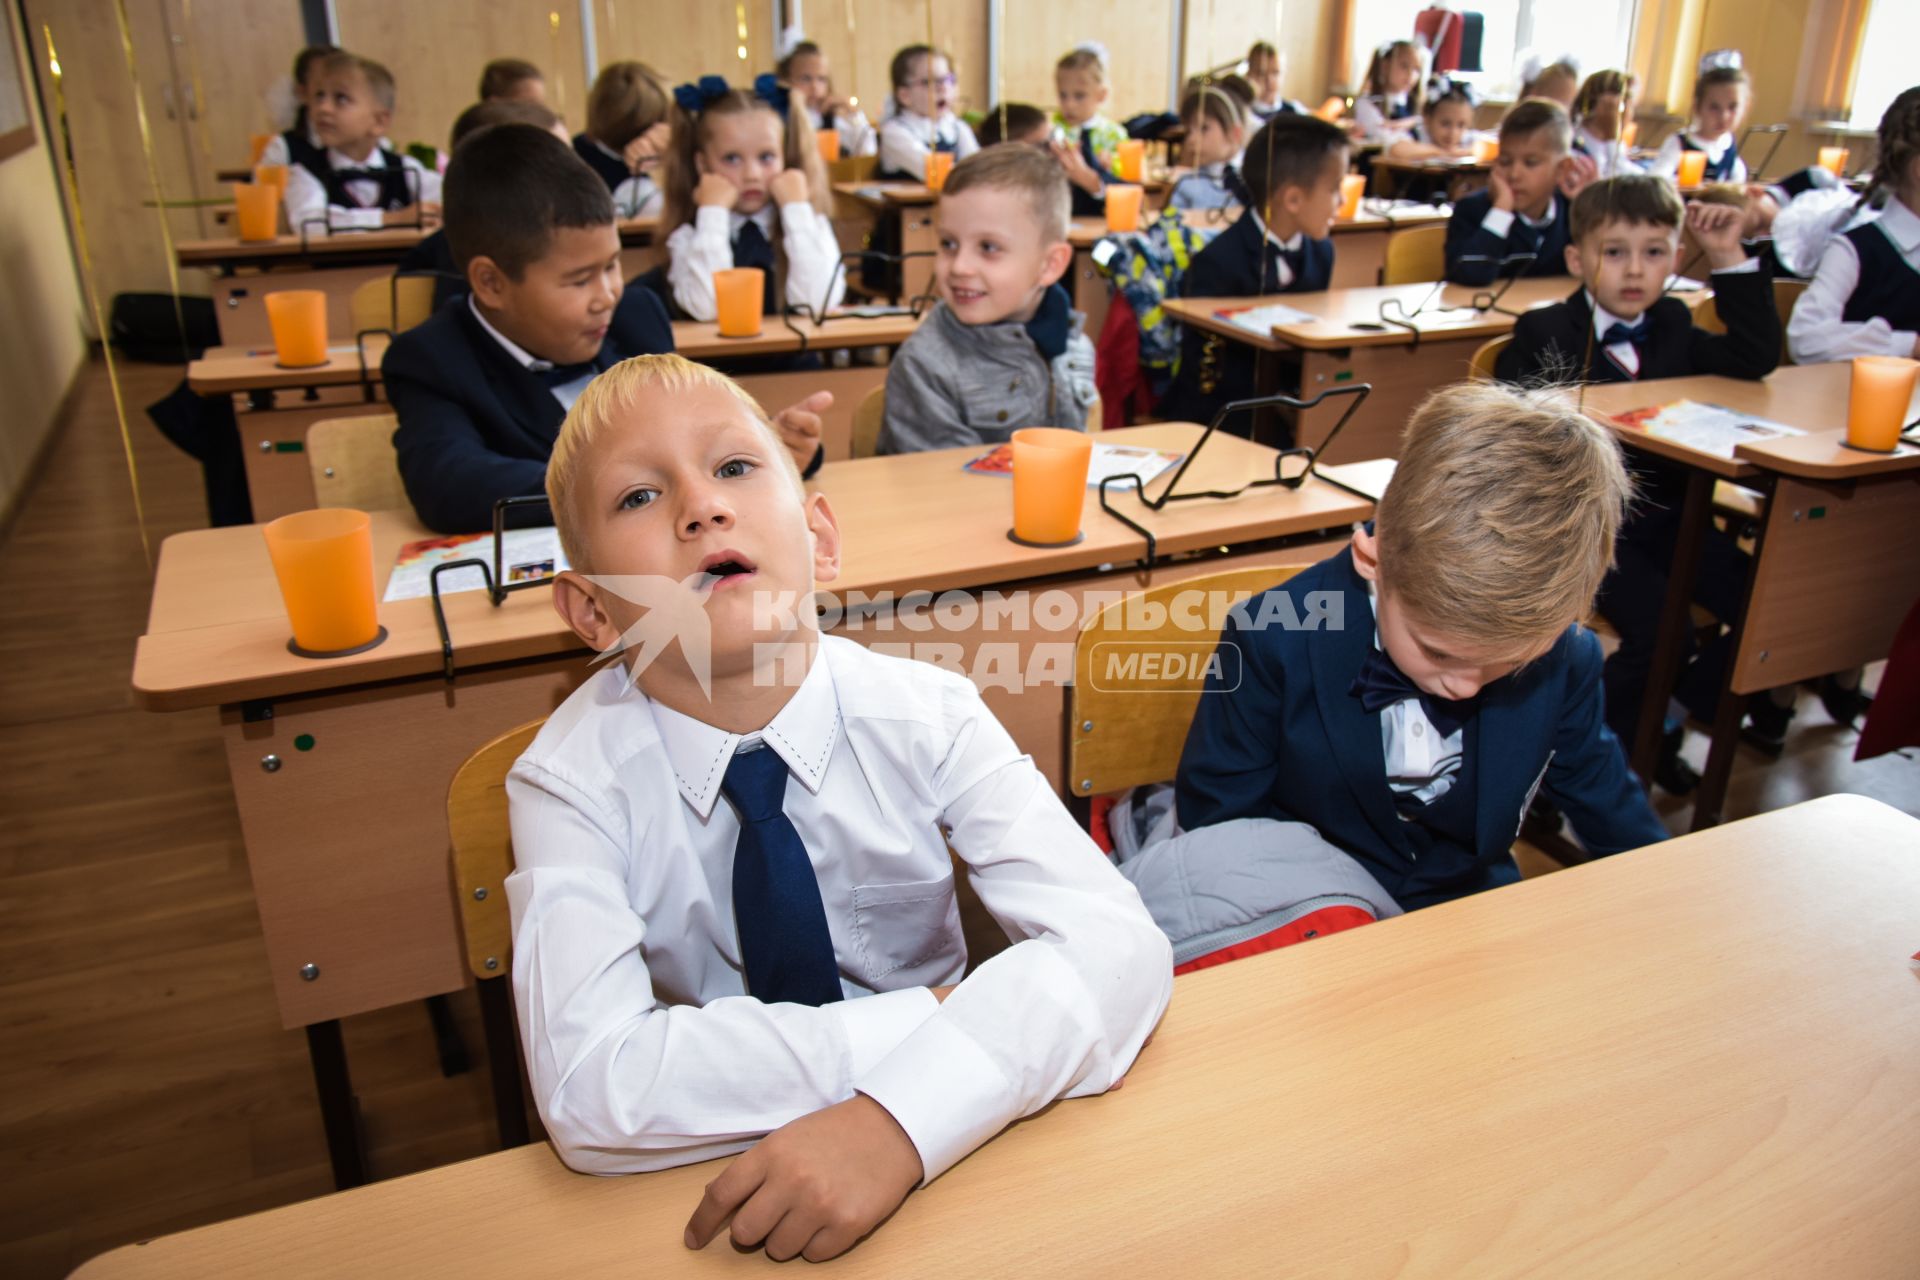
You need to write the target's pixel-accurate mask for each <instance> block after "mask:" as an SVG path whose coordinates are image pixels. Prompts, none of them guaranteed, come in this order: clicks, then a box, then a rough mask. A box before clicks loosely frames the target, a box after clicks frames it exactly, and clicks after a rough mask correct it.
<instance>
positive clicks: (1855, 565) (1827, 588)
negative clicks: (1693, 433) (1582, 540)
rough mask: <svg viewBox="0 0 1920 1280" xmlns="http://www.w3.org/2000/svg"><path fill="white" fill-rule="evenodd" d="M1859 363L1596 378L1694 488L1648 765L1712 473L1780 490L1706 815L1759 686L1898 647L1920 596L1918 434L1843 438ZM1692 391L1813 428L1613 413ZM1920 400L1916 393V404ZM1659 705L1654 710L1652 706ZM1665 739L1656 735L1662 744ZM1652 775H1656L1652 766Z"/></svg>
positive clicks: (1697, 806)
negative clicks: (1787, 433)
mask: <svg viewBox="0 0 1920 1280" xmlns="http://www.w3.org/2000/svg"><path fill="white" fill-rule="evenodd" d="M1849 376H1850V365H1849V364H1848V363H1846V362H1844V361H1841V362H1836V363H1833V364H1818V365H1788V366H1786V367H1784V368H1780V369H1776V370H1775V371H1774V372H1773V373H1772V374H1771V375H1769V376H1768V377H1767V378H1766V379H1765V380H1764V381H1761V382H1747V381H1743V380H1741V379H1737V378H1716V377H1699V378H1667V379H1656V380H1653V381H1648V382H1623V383H1616V384H1613V385H1609V386H1594V387H1588V388H1586V390H1585V394H1584V405H1585V408H1586V410H1587V411H1588V412H1589V413H1591V414H1593V415H1594V416H1596V417H1598V418H1600V419H1601V420H1602V421H1606V422H1608V423H1609V425H1611V426H1612V427H1613V429H1614V433H1615V435H1617V436H1618V437H1619V438H1620V439H1621V440H1622V441H1623V442H1624V443H1626V444H1627V445H1628V446H1629V447H1632V448H1636V449H1644V450H1646V451H1647V452H1650V453H1658V454H1660V455H1661V456H1664V457H1667V458H1670V459H1672V460H1674V461H1677V462H1680V463H1681V464H1683V465H1684V466H1685V467H1686V468H1687V474H1688V492H1687V499H1686V505H1685V507H1684V508H1683V510H1682V515H1681V537H1680V541H1679V544H1678V545H1677V546H1676V547H1675V548H1674V560H1673V568H1672V571H1671V574H1670V582H1669V587H1668V592H1667V596H1666V599H1665V601H1664V602H1663V604H1662V610H1661V634H1660V643H1659V646H1658V648H1657V650H1656V661H1655V668H1654V671H1653V672H1652V674H1651V676H1650V677H1649V685H1648V689H1647V698H1646V701H1645V702H1644V703H1643V704H1642V709H1641V723H1642V730H1643V732H1641V734H1640V741H1639V742H1637V743H1635V744H1633V747H1634V759H1635V764H1636V766H1637V767H1640V768H1642V769H1643V770H1644V769H1646V768H1650V767H1651V765H1652V761H1653V751H1654V750H1655V746H1654V745H1649V740H1650V735H1652V734H1653V733H1655V732H1656V730H1657V725H1658V721H1659V715H1660V709H1661V708H1664V706H1665V705H1666V700H1667V695H1668V694H1669V693H1671V691H1672V689H1673V681H1674V678H1675V676H1676V675H1677V674H1678V672H1679V669H1680V662H1681V659H1682V656H1683V655H1684V653H1685V643H1686V635H1685V632H1686V628H1687V627H1688V626H1689V625H1690V622H1689V617H1688V614H1689V609H1688V606H1689V604H1690V602H1691V600H1692V594H1693V584H1694V581H1695V579H1696V577H1697V575H1698V566H1699V556H1700V544H1701V542H1702V540H1703V539H1704V538H1705V536H1706V531H1707V527H1708V524H1709V522H1710V521H1711V519H1712V511H1711V498H1712V489H1713V481H1714V480H1715V479H1717V478H1718V479H1734V480H1738V481H1739V482H1740V483H1741V484H1743V485H1746V486H1747V487H1749V488H1757V489H1760V490H1762V491H1764V492H1766V493H1767V494H1768V498H1767V506H1766V511H1765V513H1764V514H1763V516H1762V518H1761V522H1760V533H1759V536H1758V538H1757V539H1756V540H1755V544H1754V555H1753V568H1752V571H1751V573H1750V574H1749V577H1748V582H1747V593H1746V598H1745V605H1744V608H1743V609H1742V610H1741V619H1740V620H1739V622H1738V623H1737V624H1736V625H1735V626H1734V628H1733V633H1734V656H1733V659H1732V661H1731V662H1730V663H1729V664H1728V669H1727V679H1726V685H1725V687H1724V688H1723V689H1722V691H1721V695H1720V701H1719V707H1718V708H1717V711H1716V714H1715V717H1714V723H1713V728H1712V740H1713V745H1712V748H1711V750H1710V751H1709V753H1708V756H1707V768H1706V771H1705V772H1704V774H1703V775H1702V777H1701V782H1700V787H1699V790H1698V791H1697V792H1695V795H1694V816H1693V825H1694V829H1695V830H1696V831H1697V830H1699V829H1701V828H1702V827H1706V826H1711V825H1712V824H1713V823H1716V822H1718V821H1719V820H1720V817H1721V810H1722V807H1723V805H1724V803H1725V800H1726V790H1727V782H1728V779H1729V777H1730V776H1731V774H1732V770H1733V758H1734V753H1735V750H1736V749H1737V747H1738V744H1739V738H1740V719H1741V716H1742V715H1743V714H1744V711H1745V707H1746V702H1747V697H1748V695H1751V694H1756V693H1760V692H1762V691H1764V690H1767V689H1774V688H1778V687H1780V686H1782V685H1790V684H1795V683H1797V682H1799V681H1802V680H1809V679H1813V678H1815V677H1817V676H1823V675H1827V674H1829V673H1830V672H1836V671H1848V670H1851V669H1853V668H1854V667H1858V666H1862V665H1864V664H1866V663H1869V662H1876V661H1878V660H1879V659H1881V658H1884V657H1886V656H1887V651H1888V649H1889V648H1891V647H1892V644H1893V637H1894V633H1895V632H1896V631H1897V630H1898V629H1899V626H1900V622H1901V620H1902V619H1903V618H1905V617H1906V614H1907V611H1908V610H1909V609H1910V608H1911V607H1912V605H1913V601H1914V600H1915V598H1916V597H1920V560H1916V559H1915V558H1914V557H1913V556H1912V555H1910V554H1907V552H1908V551H1909V550H1910V549H1911V548H1912V547H1914V546H1915V545H1920V448H1915V447H1914V446H1912V445H1902V446H1901V447H1900V448H1899V450H1898V451H1897V452H1895V453H1893V454H1874V453H1864V452H1861V451H1858V450H1854V449H1849V448H1847V447H1846V444H1845V436H1846V432H1845V430H1844V426H1842V427H1841V428H1839V429H1836V428H1835V426H1834V424H1835V423H1841V424H1844V422H1845V420H1846V414H1847V388H1848V378H1849ZM1682 399H1686V400H1696V401H1701V402H1704V403H1708V404H1719V405H1724V406H1726V407H1727V408H1729V409H1734V410H1736V411H1738V412H1741V413H1749V414H1752V415H1753V416H1754V417H1756V418H1763V419H1766V420H1769V421H1772V422H1778V423H1783V424H1785V425H1786V426H1790V427H1799V428H1801V429H1802V430H1804V431H1806V432H1807V433H1808V434H1806V435H1803V436H1797V437H1780V438H1776V439H1773V440H1763V441H1758V442H1755V443H1752V444H1742V445H1739V446H1738V447H1737V448H1736V449H1735V450H1734V457H1733V458H1731V459H1728V458H1724V457H1717V456H1715V455H1712V454H1709V453H1705V452H1703V451H1701V450H1697V449H1691V448H1687V447H1686V446H1684V445H1677V444H1675V443H1673V442H1672V441H1667V440H1661V439H1658V438H1655V437H1649V436H1648V435H1646V433H1645V432H1643V431H1640V430H1637V429H1635V428H1631V427H1622V426H1620V425H1619V424H1618V423H1613V422H1612V421H1611V419H1610V417H1609V415H1613V414H1619V413H1624V412H1626V411H1628V410H1631V409H1639V408H1646V407H1649V406H1653V405H1661V404H1668V403H1671V402H1672V401H1675V400H1682ZM1915 412H1920V393H1916V395H1915V399H1914V403H1913V405H1911V406H1909V408H1908V418H1909V420H1910V419H1911V418H1912V416H1913V415H1914V413H1915ZM1650 716H1651V717H1652V719H1651V720H1649V717H1650ZM1656 745H1657V744H1656ZM1641 776H1642V777H1643V778H1644V777H1646V776H1648V775H1647V773H1646V772H1644V771H1642V772H1641Z"/></svg>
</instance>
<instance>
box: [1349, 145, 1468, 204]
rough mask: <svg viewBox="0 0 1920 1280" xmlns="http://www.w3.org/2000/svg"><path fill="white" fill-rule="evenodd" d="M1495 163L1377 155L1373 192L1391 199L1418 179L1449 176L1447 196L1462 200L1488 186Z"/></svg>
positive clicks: (1374, 164) (1447, 177)
mask: <svg viewBox="0 0 1920 1280" xmlns="http://www.w3.org/2000/svg"><path fill="white" fill-rule="evenodd" d="M1492 172H1493V166H1492V165H1491V164H1488V163H1486V162H1485V161H1481V160H1474V159H1471V158H1469V159H1465V160H1391V159H1388V158H1387V157H1386V156H1379V157H1376V158H1375V160H1374V162H1373V187H1374V190H1373V194H1374V195H1376V196H1381V197H1385V198H1388V199H1391V198H1392V197H1394V196H1396V195H1398V194H1399V193H1400V191H1401V190H1402V189H1404V188H1405V187H1406V186H1407V185H1408V184H1410V183H1412V182H1413V181H1414V180H1415V179H1418V178H1436V177H1444V178H1446V179H1447V199H1449V200H1458V199H1459V198H1460V197H1461V196H1465V195H1471V194H1472V193H1474V192H1475V191H1478V190H1480V189H1481V188H1482V187H1485V186H1486V185H1487V175H1488V174H1490V173H1492Z"/></svg>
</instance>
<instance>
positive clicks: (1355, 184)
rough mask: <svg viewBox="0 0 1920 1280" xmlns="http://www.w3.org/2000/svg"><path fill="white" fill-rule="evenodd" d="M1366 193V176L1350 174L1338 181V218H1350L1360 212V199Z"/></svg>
mask: <svg viewBox="0 0 1920 1280" xmlns="http://www.w3.org/2000/svg"><path fill="white" fill-rule="evenodd" d="M1366 193H1367V176H1366V175H1365V174H1363V173H1350V174H1348V175H1347V176H1346V177H1344V178H1342V179H1340V216H1341V217H1343V218H1351V217H1353V215H1354V214H1356V213H1359V212H1360V197H1361V196H1363V195H1365V194H1366Z"/></svg>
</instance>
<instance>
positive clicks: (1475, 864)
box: [1176, 383, 1667, 910]
mask: <svg viewBox="0 0 1920 1280" xmlns="http://www.w3.org/2000/svg"><path fill="white" fill-rule="evenodd" d="M1628 493H1629V485H1628V481H1627V475H1626V469H1625V468H1624V467H1623V466H1622V464H1621V461H1620V454H1619V448H1618V446H1617V445H1616V444H1615V443H1614V442H1613V439H1612V437H1611V436H1610V435H1609V434H1608V433H1607V432H1606V430H1605V429H1604V428H1602V427H1600V426H1599V425H1597V424H1596V423H1594V422H1592V421H1590V420H1588V419H1587V418H1585V417H1582V416H1581V415H1579V414H1578V413H1575V412H1573V411H1572V410H1571V409H1570V408H1567V407H1563V406H1561V405H1559V404H1557V403H1554V402H1551V401H1547V400H1544V399H1539V398H1535V397H1531V396H1527V395H1522V394H1520V393H1516V392H1514V391H1511V390H1508V389H1506V388H1503V387H1500V386H1497V385H1494V384H1486V383H1462V384H1459V385H1456V386H1453V387H1449V388H1447V389H1445V390H1442V391H1439V392H1436V393H1435V394H1434V395H1433V396H1431V397H1429V398H1428V400H1427V401H1426V403H1424V404H1423V405H1422V406H1421V407H1420V408H1419V409H1418V410H1417V411H1416V412H1415V414H1414V417H1413V420H1412V421H1411V422H1410V423H1409V424H1408V427H1407V433H1406V441H1405V444H1404V446H1403V447H1402V449H1401V453H1400V462H1399V466H1398V467H1397V469H1396V471H1395V473H1394V477H1393V481H1392V483H1391V484H1390V485H1389V486H1388V488H1387V492H1386V494H1385V495H1384V496H1383V497H1382V498H1381V500H1380V506H1379V511H1378V515H1377V518H1376V521H1375V523H1374V524H1373V525H1371V526H1369V527H1368V528H1366V529H1364V530H1360V531H1357V532H1356V533H1355V534H1354V535H1353V544H1352V546H1351V547H1350V548H1349V549H1347V550H1345V551H1342V552H1341V553H1340V554H1339V555H1337V556H1335V557H1333V558H1332V559H1331V560H1326V561H1323V562H1321V563H1320V564H1318V565H1315V566H1314V567H1313V568H1312V569H1309V570H1307V571H1306V572H1304V573H1302V574H1299V575H1297V576H1295V577H1294V578H1292V579H1291V580H1290V581H1289V582H1287V583H1286V584H1285V585H1283V586H1280V587H1275V588H1273V589H1272V590H1271V591H1268V592H1265V593H1263V594H1261V595H1258V596H1255V597H1253V598H1252V599H1250V600H1248V601H1247V602H1246V603H1244V604H1242V605H1240V606H1239V607H1237V608H1236V609H1234V610H1233V612H1232V613H1230V614H1229V615H1228V623H1227V626H1226V629H1225V630H1224V631H1223V633H1222V635H1221V640H1220V644H1221V649H1222V653H1223V656H1224V654H1225V652H1226V649H1227V646H1229V645H1231V646H1233V647H1234V649H1236V650H1237V654H1236V655H1235V657H1234V660H1233V661H1223V662H1220V663H1216V664H1215V667H1214V674H1213V675H1212V676H1210V678H1209V680H1208V683H1207V687H1206V690H1205V692H1204V694H1203V695H1202V696H1201V698H1200V705H1199V709H1198V710H1197V712H1196V713H1195V715H1194V720H1193V726H1192V728H1191V730H1190V731H1189V733H1188V737H1187V745H1186V750H1185V753H1184V754H1183V755H1182V756H1181V760H1180V771H1179V776H1178V779H1177V784H1176V785H1177V801H1178V809H1179V819H1180V825H1181V827H1182V828H1184V829H1186V830H1187V831H1188V832H1190V833H1193V834H1199V832H1200V831H1201V830H1204V829H1205V828H1207V827H1209V826H1213V825H1216V824H1220V823H1225V822H1229V821H1232V820H1234V819H1239V818H1255V819H1268V820H1273V821H1276V822H1279V823H1305V824H1306V825H1307V826H1309V827H1312V828H1313V829H1314V830H1315V831H1317V833H1318V835H1319V836H1320V837H1321V838H1323V839H1325V840H1326V841H1328V842H1330V843H1332V844H1333V845H1335V846H1337V847H1338V848H1340V849H1341V850H1343V851H1344V852H1345V853H1347V854H1348V855H1349V856H1351V857H1352V858H1353V859H1354V860H1355V861H1356V862H1357V863H1359V864H1360V866H1361V867H1362V868H1363V869H1365V870H1366V871H1367V872H1368V873H1369V874H1371V875H1372V876H1373V878H1374V879H1375V880H1376V881H1378V882H1379V884H1380V885H1381V887H1382V888H1384V889H1385V890H1386V891H1387V892H1388V893H1389V894H1391V895H1392V896H1393V898H1394V899H1395V901H1396V902H1398V904H1399V905H1400V906H1401V907H1403V908H1406V909H1408V910H1412V909H1415V908H1418V907H1424V906H1430V905H1432V904H1434V903H1438V902H1445V901H1448V900H1450V899H1452V898H1457V897H1461V896H1463V895H1466V894H1469V893H1475V892H1478V891H1480V890H1483V889H1488V888H1492V887H1494V886H1497V885H1502V884H1508V883H1511V882H1513V881H1515V880H1517V879H1518V878H1519V870H1518V868H1517V867H1516V866H1515V864H1514V861H1513V857H1512V855H1511V852H1510V850H1511V847H1512V844H1513V841H1514V838H1515V836H1516V835H1517V834H1518V833H1519V829H1520V822H1521V818H1522V816H1523V815H1524V814H1525V812H1526V810H1527V806H1528V803H1529V802H1530V801H1531V800H1532V798H1533V795H1534V793H1535V791H1536V790H1541V789H1544V791H1545V793H1546V794H1547V795H1548V796H1549V797H1550V798H1551V799H1552V800H1554V801H1555V802H1556V803H1557V804H1558V805H1559V806H1560V808H1561V809H1562V810H1563V811H1564V812H1565V813H1566V814H1567V815H1568V816H1569V817H1570V818H1571V819H1572V820H1573V825H1574V830H1575V832H1576V833H1577V834H1578V835H1579V837H1580V839H1581V841H1582V842H1583V843H1584V844H1585V846H1586V847H1587V849H1588V850H1589V851H1590V852H1592V853H1595V854H1609V853H1617V852H1620V851H1621V850H1625V849H1632V848H1637V847H1639V846H1641V845H1646V844H1652V843H1654V842H1656V841H1660V840H1664V839H1665V838H1666V836H1667V832H1666V829H1665V828H1664V827H1663V826H1662V825H1661V824H1660V820H1659V819H1658V818H1657V817H1655V816H1654V813H1653V810H1652V809H1651V808H1650V807H1649V806H1648V804H1647V800H1646V797H1645V796H1644V795H1643V794H1642V793H1641V790H1640V788H1639V786H1638V785H1637V784H1636V783H1635V781H1634V779H1633V776H1632V775H1631V774H1630V773H1628V771H1627V765H1626V759H1625V757H1624V755H1623V754H1622V752H1621V749H1620V745H1619V743H1618V741H1617V740H1616V739H1615V738H1614V736H1613V733H1612V732H1611V731H1610V730H1609V729H1608V728H1607V725H1606V721H1605V719H1604V717H1603V716H1602V714H1601V686H1600V644H1599V641H1598V640H1596V639H1595V638H1594V636H1593V635H1592V634H1591V633H1590V632H1588V631H1586V630H1585V629H1584V628H1582V627H1581V626H1580V621H1579V620H1580V619H1581V618H1582V617H1583V616H1584V615H1585V614H1586V611H1587V609H1588V607H1589V606H1590V604H1591V603H1592V600H1593V593H1594V591H1595V589H1596V588H1597V587H1598V586H1599V584H1600V579H1601V577H1602V575H1603V574H1604V573H1605V571H1606V567H1607V562H1608V560H1609V558H1610V555H1611V552H1612V548H1613V542H1614V535H1615V533H1616V532H1617V530H1618V528H1619V524H1620V520H1621V514H1622V511H1623V509H1624V507H1625V504H1626V500H1627V496H1628ZM1316 592H1318V593H1324V594H1322V595H1318V596H1316V595H1314V594H1312V593H1316ZM1281 594H1285V595H1286V596H1289V597H1290V598H1291V600H1290V601H1285V600H1278V599H1277V598H1276V597H1277V596H1279V595H1281ZM1302 600H1306V601H1307V602H1308V603H1309V604H1310V605H1313V606H1315V607H1313V608H1305V609H1302V608H1299V607H1298V602H1300V601H1302ZM1292 619H1301V620H1303V621H1302V622H1298V623H1294V622H1290V621H1289V620H1292ZM1316 619H1324V625H1318V626H1316V625H1312V624H1313V623H1314V622H1315V621H1316ZM1187 838H1189V839H1191V838H1192V835H1190V836H1188V837H1187Z"/></svg>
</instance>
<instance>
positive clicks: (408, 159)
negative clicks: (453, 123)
mask: <svg viewBox="0 0 1920 1280" xmlns="http://www.w3.org/2000/svg"><path fill="white" fill-rule="evenodd" d="M327 163H328V164H331V165H332V166H333V167H334V168H336V169H384V168H386V167H387V166H388V165H394V164H397V165H400V166H401V167H402V168H404V169H405V170H406V171H407V172H408V173H410V174H412V175H413V176H412V177H411V178H410V179H408V183H407V189H408V190H409V191H417V192H418V193H419V197H418V198H419V199H421V200H430V201H433V202H434V203H436V204H438V203H439V201H440V175H439V174H437V173H434V172H433V171H432V170H430V169H427V168H425V167H423V166H422V165H421V163H420V162H419V161H418V160H415V159H414V158H413V157H412V156H403V155H400V154H398V153H397V152H393V151H389V150H387V149H386V148H385V147H375V148H374V149H373V154H372V155H370V156H368V157H367V158H366V159H365V160H364V161H363V160H355V159H353V158H352V157H351V156H347V155H343V154H341V153H340V152H338V151H335V150H333V149H332V148H331V147H329V148H328V149H327ZM347 194H348V195H351V196H352V197H353V198H354V199H355V200H356V201H358V204H357V205H353V206H345V205H333V206H331V207H329V206H328V204H327V188H326V186H325V185H324V184H322V183H321V181H320V179H319V178H317V177H315V176H314V175H313V174H312V173H309V172H308V171H307V167H306V166H305V165H303V164H296V165H294V166H293V167H292V168H290V169H288V170H287V192H286V202H287V226H288V227H289V228H290V229H291V230H292V231H293V233H294V234H295V235H298V234H299V233H300V227H301V224H302V223H304V222H306V221H307V220H308V219H325V220H326V222H327V225H328V226H329V227H330V228H332V229H334V230H342V229H351V230H357V231H368V230H378V229H379V228H380V227H381V226H383V225H384V224H385V213H384V211H383V210H382V209H381V208H380V184H379V183H378V182H370V181H361V180H357V179H356V180H353V181H349V182H348V183H347ZM309 234H311V232H309Z"/></svg>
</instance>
